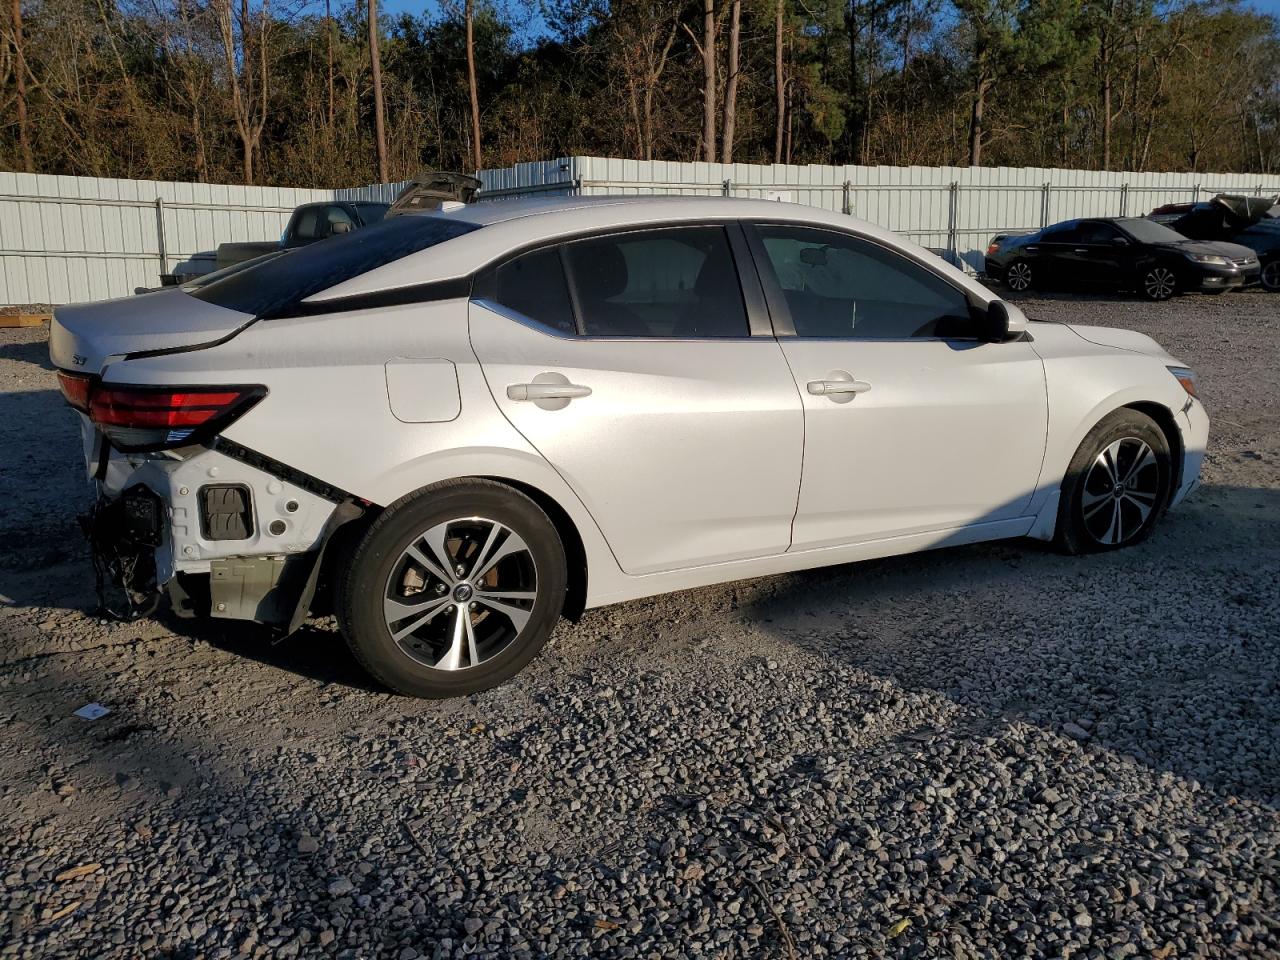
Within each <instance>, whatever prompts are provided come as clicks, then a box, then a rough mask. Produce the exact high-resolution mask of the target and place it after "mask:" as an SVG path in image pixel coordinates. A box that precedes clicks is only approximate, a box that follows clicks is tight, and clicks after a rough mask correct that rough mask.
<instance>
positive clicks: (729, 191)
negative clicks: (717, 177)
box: [720, 180, 733, 197]
mask: <svg viewBox="0 0 1280 960" xmlns="http://www.w3.org/2000/svg"><path fill="white" fill-rule="evenodd" d="M720 191H721V196H725V197H732V196H733V181H732V180H726V181H724V182H723V183H722V184H720Z"/></svg>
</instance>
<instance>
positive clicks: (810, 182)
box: [485, 157, 1280, 267]
mask: <svg viewBox="0 0 1280 960" xmlns="http://www.w3.org/2000/svg"><path fill="white" fill-rule="evenodd" d="M526 168H529V169H526ZM485 184H486V188H488V189H487V190H486V195H488V196H491V197H492V196H512V195H520V194H526V193H531V192H534V191H540V192H548V193H568V194H588V195H589V194H618V193H622V194H681V195H689V196H715V195H721V196H735V197H758V198H764V199H770V200H784V201H790V202H794V203H803V204H808V205H810V206H815V207H821V208H823V209H826V210H839V211H842V212H844V213H847V214H851V215H852V216H855V217H858V218H860V219H863V220H869V221H871V222H872V223H875V224H878V225H880V226H882V227H886V228H888V229H890V230H893V231H895V232H897V233H900V234H902V235H903V236H906V237H910V238H911V239H913V240H915V241H916V242H917V243H920V244H923V245H924V246H927V247H934V248H942V249H947V250H950V251H952V252H953V253H955V254H957V255H958V256H960V257H963V258H964V259H965V260H966V261H967V262H968V263H969V264H970V265H972V266H974V267H981V264H982V252H983V250H984V249H985V248H986V246H987V243H988V241H989V240H990V238H991V236H992V235H993V234H996V233H1012V232H1017V231H1030V230H1036V229H1038V228H1040V227H1042V226H1047V225H1048V224H1050V223H1056V222H1058V221H1060V220H1069V219H1073V218H1075V217H1104V216H1105V217H1117V216H1142V215H1145V214H1147V213H1149V212H1150V211H1151V210H1152V209H1154V208H1155V207H1157V206H1160V205H1162V204H1166V203H1178V202H1185V201H1195V200H1199V199H1201V198H1206V199H1207V198H1208V197H1211V196H1213V195H1214V194H1216V193H1246V194H1263V195H1275V194H1280V179H1277V178H1275V177H1261V176H1258V175H1257V174H1193V173H1123V172H1105V171H1100V170H1056V169H1049V168H1037V167H1019V168H1014V167H858V166H845V167H834V166H816V165H808V166H798V165H791V164H772V165H767V166H763V165H754V164H745V163H735V164H720V163H683V162H672V161H661V160H653V161H637V160H614V159H604V158H599V157H572V158H568V159H564V160H559V161H554V162H552V163H550V164H523V165H521V167H520V168H512V169H511V170H510V171H508V170H501V171H486V179H485Z"/></svg>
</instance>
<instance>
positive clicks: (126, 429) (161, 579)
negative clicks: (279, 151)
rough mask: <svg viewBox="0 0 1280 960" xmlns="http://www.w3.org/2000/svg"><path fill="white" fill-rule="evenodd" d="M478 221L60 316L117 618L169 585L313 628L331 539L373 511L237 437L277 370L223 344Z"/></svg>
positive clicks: (227, 609)
mask: <svg viewBox="0 0 1280 960" xmlns="http://www.w3.org/2000/svg"><path fill="white" fill-rule="evenodd" d="M409 220H417V221H418V222H417V223H410V222H406V221H409ZM467 229H471V228H469V227H466V225H455V226H454V227H453V228H452V229H451V228H449V227H448V226H447V225H446V226H433V225H429V224H424V223H422V221H421V218H403V219H401V221H400V222H399V224H396V223H394V222H392V223H385V224H378V225H375V226H373V227H370V228H368V229H367V230H365V231H362V232H361V233H360V234H353V235H351V236H349V237H340V238H335V239H334V240H332V241H323V242H321V243H319V244H316V245H314V246H312V247H310V248H307V249H306V250H303V251H297V252H293V253H290V254H289V255H288V256H284V257H278V258H275V259H272V260H267V261H265V262H263V263H261V264H259V265H257V266H255V267H253V268H251V269H246V270H240V271H229V272H228V273H227V274H226V275H225V276H224V277H223V278H222V279H220V280H215V281H214V282H205V283H201V284H199V285H191V286H189V287H186V288H170V289H167V290H163V291H159V292H155V293H150V294H145V295H141V296H135V297H130V298H125V299H120V300H113V301H107V302H103V303H94V304H82V305H72V306H66V307H60V308H58V309H57V310H56V311H55V313H54V318H53V322H52V325H51V330H50V357H51V359H52V361H53V363H54V365H55V366H56V368H57V370H58V380H59V384H60V387H61V390H62V393H63V396H64V397H65V399H66V401H67V403H68V404H69V405H70V406H71V407H72V408H73V409H74V410H75V411H76V413H77V414H78V416H79V418H80V428H81V434H82V438H83V441H84V456H85V464H86V470H87V474H88V479H89V481H90V482H91V484H92V496H91V502H90V505H89V508H88V510H87V511H86V512H85V513H84V514H83V516H82V517H81V526H82V528H83V530H84V533H85V536H86V539H87V540H88V542H89V546H90V550H91V554H92V559H93V567H94V572H95V577H96V581H97V589H98V595H99V601H100V604H101V606H102V608H103V609H104V611H106V612H107V613H109V614H111V615H113V616H117V617H120V618H124V619H136V618H138V617H142V616H147V615H149V614H150V613H152V612H153V611H154V610H155V609H156V607H157V606H158V604H159V603H160V601H161V600H162V599H164V597H165V595H166V594H167V596H168V598H169V600H170V602H171V605H172V608H173V610H174V612H176V613H177V614H179V615H182V616H200V615H206V614H208V615H212V616H213V617H219V618H227V619H240V620H253V621H257V622H259V623H263V624H269V625H271V626H273V627H276V628H278V629H280V630H282V631H285V632H292V631H293V630H295V629H296V628H297V627H298V626H299V625H301V623H302V621H303V620H304V619H305V617H306V616H307V614H308V613H309V612H310V609H311V602H312V598H313V596H314V595H315V592H316V587H317V582H318V579H319V576H320V573H321V568H322V563H323V560H324V556H325V548H326V545H327V544H328V543H329V541H330V539H331V538H332V536H333V534H334V532H335V531H336V530H337V529H338V528H340V527H341V526H343V525H344V524H346V523H348V522H350V521H352V520H354V519H356V518H358V517H360V516H361V515H362V514H364V512H365V511H366V509H367V507H368V506H369V504H368V501H363V500H361V499H360V498H358V497H356V496H354V495H352V494H350V493H348V492H347V491H345V490H343V489H341V488H339V487H338V486H335V485H333V484H332V483H330V482H328V481H326V480H324V479H321V478H319V477H315V476H312V475H310V474H307V473H305V472H303V471H301V470H298V469H296V468H294V467H291V466H289V465H286V464H284V463H281V462H278V461H276V460H274V459H272V457H271V456H269V455H267V454H266V453H263V452H260V451H258V450H254V449H250V448H249V447H246V446H244V445H243V444H240V443H237V442H235V441H234V440H232V439H230V438H229V437H228V436H227V435H226V431H227V430H228V428H229V427H232V426H233V425H234V424H237V423H239V422H241V421H242V420H243V419H244V418H246V417H251V416H252V415H253V412H254V411H255V410H256V409H258V408H259V407H260V406H261V405H262V404H263V403H264V401H266V400H267V398H268V397H269V396H270V395H271V394H272V389H273V386H272V384H273V380H272V377H273V370H272V369H269V368H265V367H264V368H261V369H254V368H253V366H252V365H249V366H248V368H247V369H246V367H245V366H244V365H242V366H241V367H240V368H239V369H234V368H233V369H231V370H230V371H229V372H228V371H227V370H224V369H223V367H222V366H221V365H220V363H219V362H218V361H217V356H218V348H219V347H224V345H230V344H231V341H233V340H235V339H236V338H237V337H241V336H242V335H244V334H245V332H246V331H248V330H250V329H251V328H254V326H255V325H257V324H264V323H267V324H269V323H271V322H272V321H273V320H274V319H277V318H282V317H284V318H288V317H296V316H300V315H310V314H316V313H329V312H334V311H335V310H337V309H338V308H337V307H335V306H334V305H332V304H327V305H319V306H318V305H316V304H314V303H311V304H309V303H308V302H307V300H308V298H309V297H311V296H313V295H314V294H316V293H317V292H319V291H322V290H325V289H327V288H329V287H332V286H334V285H336V284H338V283H341V282H343V281H344V280H346V279H349V278H350V277H353V276H358V275H360V274H363V273H365V272H366V271H368V270H369V269H371V268H372V267H375V266H377V265H379V264H380V263H384V262H388V261H390V260H394V259H397V258H399V257H402V256H404V255H405V254H407V253H411V252H415V251H416V250H420V249H423V248H424V247H426V246H430V245H432V244H433V243H435V242H439V241H440V240H441V239H447V238H448V237H450V236H453V235H457V234H458V233H459V232H460V231H465V230H467ZM341 306H345V305H343V304H340V305H339V307H341ZM355 306H358V305H355ZM237 342H239V341H237ZM197 356H198V357H207V358H209V360H210V362H193V361H192V358H193V357H197ZM277 386H278V384H277ZM317 432H319V427H318V426H317Z"/></svg>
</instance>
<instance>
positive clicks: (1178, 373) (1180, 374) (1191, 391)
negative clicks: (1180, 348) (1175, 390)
mask: <svg viewBox="0 0 1280 960" xmlns="http://www.w3.org/2000/svg"><path fill="white" fill-rule="evenodd" d="M1165 369H1166V370H1168V371H1169V372H1170V373H1171V374H1173V378H1174V379H1175V380H1177V381H1178V382H1179V383H1180V384H1182V389H1183V390H1185V391H1187V396H1189V397H1195V399H1197V400H1199V399H1200V385H1199V383H1197V382H1196V375H1195V373H1194V372H1193V371H1192V370H1191V369H1190V368H1189V367H1165Z"/></svg>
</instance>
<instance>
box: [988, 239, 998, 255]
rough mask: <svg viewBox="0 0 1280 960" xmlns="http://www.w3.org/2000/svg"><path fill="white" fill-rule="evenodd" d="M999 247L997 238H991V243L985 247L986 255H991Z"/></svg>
mask: <svg viewBox="0 0 1280 960" xmlns="http://www.w3.org/2000/svg"><path fill="white" fill-rule="evenodd" d="M999 249H1000V241H999V240H992V241H991V245H990V246H989V247H987V256H988V257H989V256H992V255H993V254H994V253H995V252H996V251H997V250H999Z"/></svg>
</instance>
